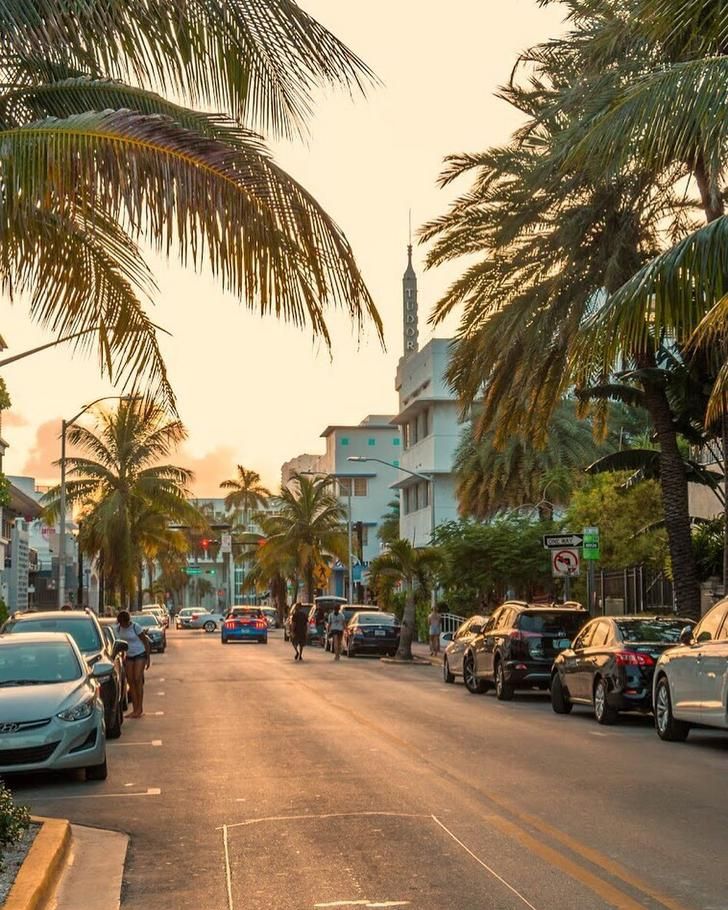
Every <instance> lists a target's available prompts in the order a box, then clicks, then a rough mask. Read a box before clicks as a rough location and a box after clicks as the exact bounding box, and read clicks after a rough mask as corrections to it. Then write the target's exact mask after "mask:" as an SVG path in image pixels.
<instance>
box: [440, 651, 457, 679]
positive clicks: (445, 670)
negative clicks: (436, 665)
mask: <svg viewBox="0 0 728 910" xmlns="http://www.w3.org/2000/svg"><path fill="white" fill-rule="evenodd" d="M442 678H443V680H444V682H446V683H454V682H455V674H454V673H451V672H450V664H448V662H447V657H444V658H443V660H442Z"/></svg>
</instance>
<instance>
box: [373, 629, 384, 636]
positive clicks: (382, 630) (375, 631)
mask: <svg viewBox="0 0 728 910" xmlns="http://www.w3.org/2000/svg"><path fill="white" fill-rule="evenodd" d="M374 634H375V635H382V636H384V635H386V634H387V633H386V632H385V631H384V629H375V630H374Z"/></svg>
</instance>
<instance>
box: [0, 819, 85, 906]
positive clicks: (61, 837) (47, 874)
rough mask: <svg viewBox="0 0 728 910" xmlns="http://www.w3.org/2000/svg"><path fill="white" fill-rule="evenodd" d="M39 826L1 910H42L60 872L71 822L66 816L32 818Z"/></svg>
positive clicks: (69, 834)
mask: <svg viewBox="0 0 728 910" xmlns="http://www.w3.org/2000/svg"><path fill="white" fill-rule="evenodd" d="M31 821H32V822H34V823H35V824H37V825H41V829H40V831H39V832H38V833H37V834H36V836H35V840H34V841H33V845H32V847H31V848H30V851H29V852H28V855H27V856H26V857H25V860H24V861H23V865H22V866H21V867H20V871H19V872H18V875H17V877H16V879H15V882H14V883H13V887H12V888H11V889H10V894H8V896H7V899H6V900H5V903H4V904H3V910H41V908H42V907H43V906H44V905H45V903H46V901H47V900H48V898H49V897H50V895H51V894H52V893H53V889H54V888H55V887H56V885H57V884H58V880H59V879H60V877H61V874H62V872H63V861H64V859H65V858H66V854H67V852H68V848H69V845H70V842H71V824H70V822H68V821H67V820H66V819H65V818H38V817H36V816H32V817H31Z"/></svg>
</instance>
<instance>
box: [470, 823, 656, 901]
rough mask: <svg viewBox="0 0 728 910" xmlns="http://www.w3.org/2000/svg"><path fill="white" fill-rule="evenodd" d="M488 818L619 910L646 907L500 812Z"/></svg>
mask: <svg viewBox="0 0 728 910" xmlns="http://www.w3.org/2000/svg"><path fill="white" fill-rule="evenodd" d="M488 821H489V822H490V823H491V824H492V825H493V826H494V827H496V828H499V829H500V830H501V831H502V832H503V833H504V834H506V835H507V836H508V837H511V838H513V840H515V841H516V842H517V843H519V844H521V846H523V847H525V848H526V849H527V850H529V851H530V852H531V853H534V854H536V856H540V857H541V859H543V860H545V861H546V862H547V863H548V864H549V865H550V866H551V867H552V868H554V869H559V870H560V871H561V872H563V873H564V874H565V875H568V876H569V877H570V878H572V879H574V880H575V881H577V882H579V883H580V884H581V885H584V887H585V888H588V889H589V890H590V891H592V892H593V893H594V894H597V895H598V896H599V897H601V898H602V900H604V901H605V902H606V903H607V904H609V906H610V907H615V908H616V910H644V904H643V903H640V902H639V901H636V900H634V899H633V898H631V897H630V896H629V895H628V894H625V893H624V891H620V890H619V888H615V887H614V886H613V885H610V884H609V882H607V881H605V880H604V879H603V878H600V877H599V876H598V875H595V874H594V873H593V872H589V870H588V869H585V868H584V867H583V866H581V865H579V863H577V862H574V860H571V859H569V858H568V857H566V856H564V855H563V854H561V853H559V851H558V850H554V849H553V847H549V846H547V845H546V844H544V843H542V842H541V841H539V840H537V839H536V838H535V837H531V835H530V834H527V833H526V832H525V831H524V830H523V829H522V828H521V827H519V826H518V825H516V824H514V823H513V822H511V821H509V820H508V819H505V818H502V817H501V816H500V815H492V816H490V817H489V819H488Z"/></svg>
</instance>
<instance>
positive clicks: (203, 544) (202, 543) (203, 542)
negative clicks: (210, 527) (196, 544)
mask: <svg viewBox="0 0 728 910" xmlns="http://www.w3.org/2000/svg"><path fill="white" fill-rule="evenodd" d="M200 546H201V547H202V549H203V550H204V551H205V553H207V550H208V548H209V546H210V541H209V540H208V539H207V537H203V538H202V540H201V541H200Z"/></svg>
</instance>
